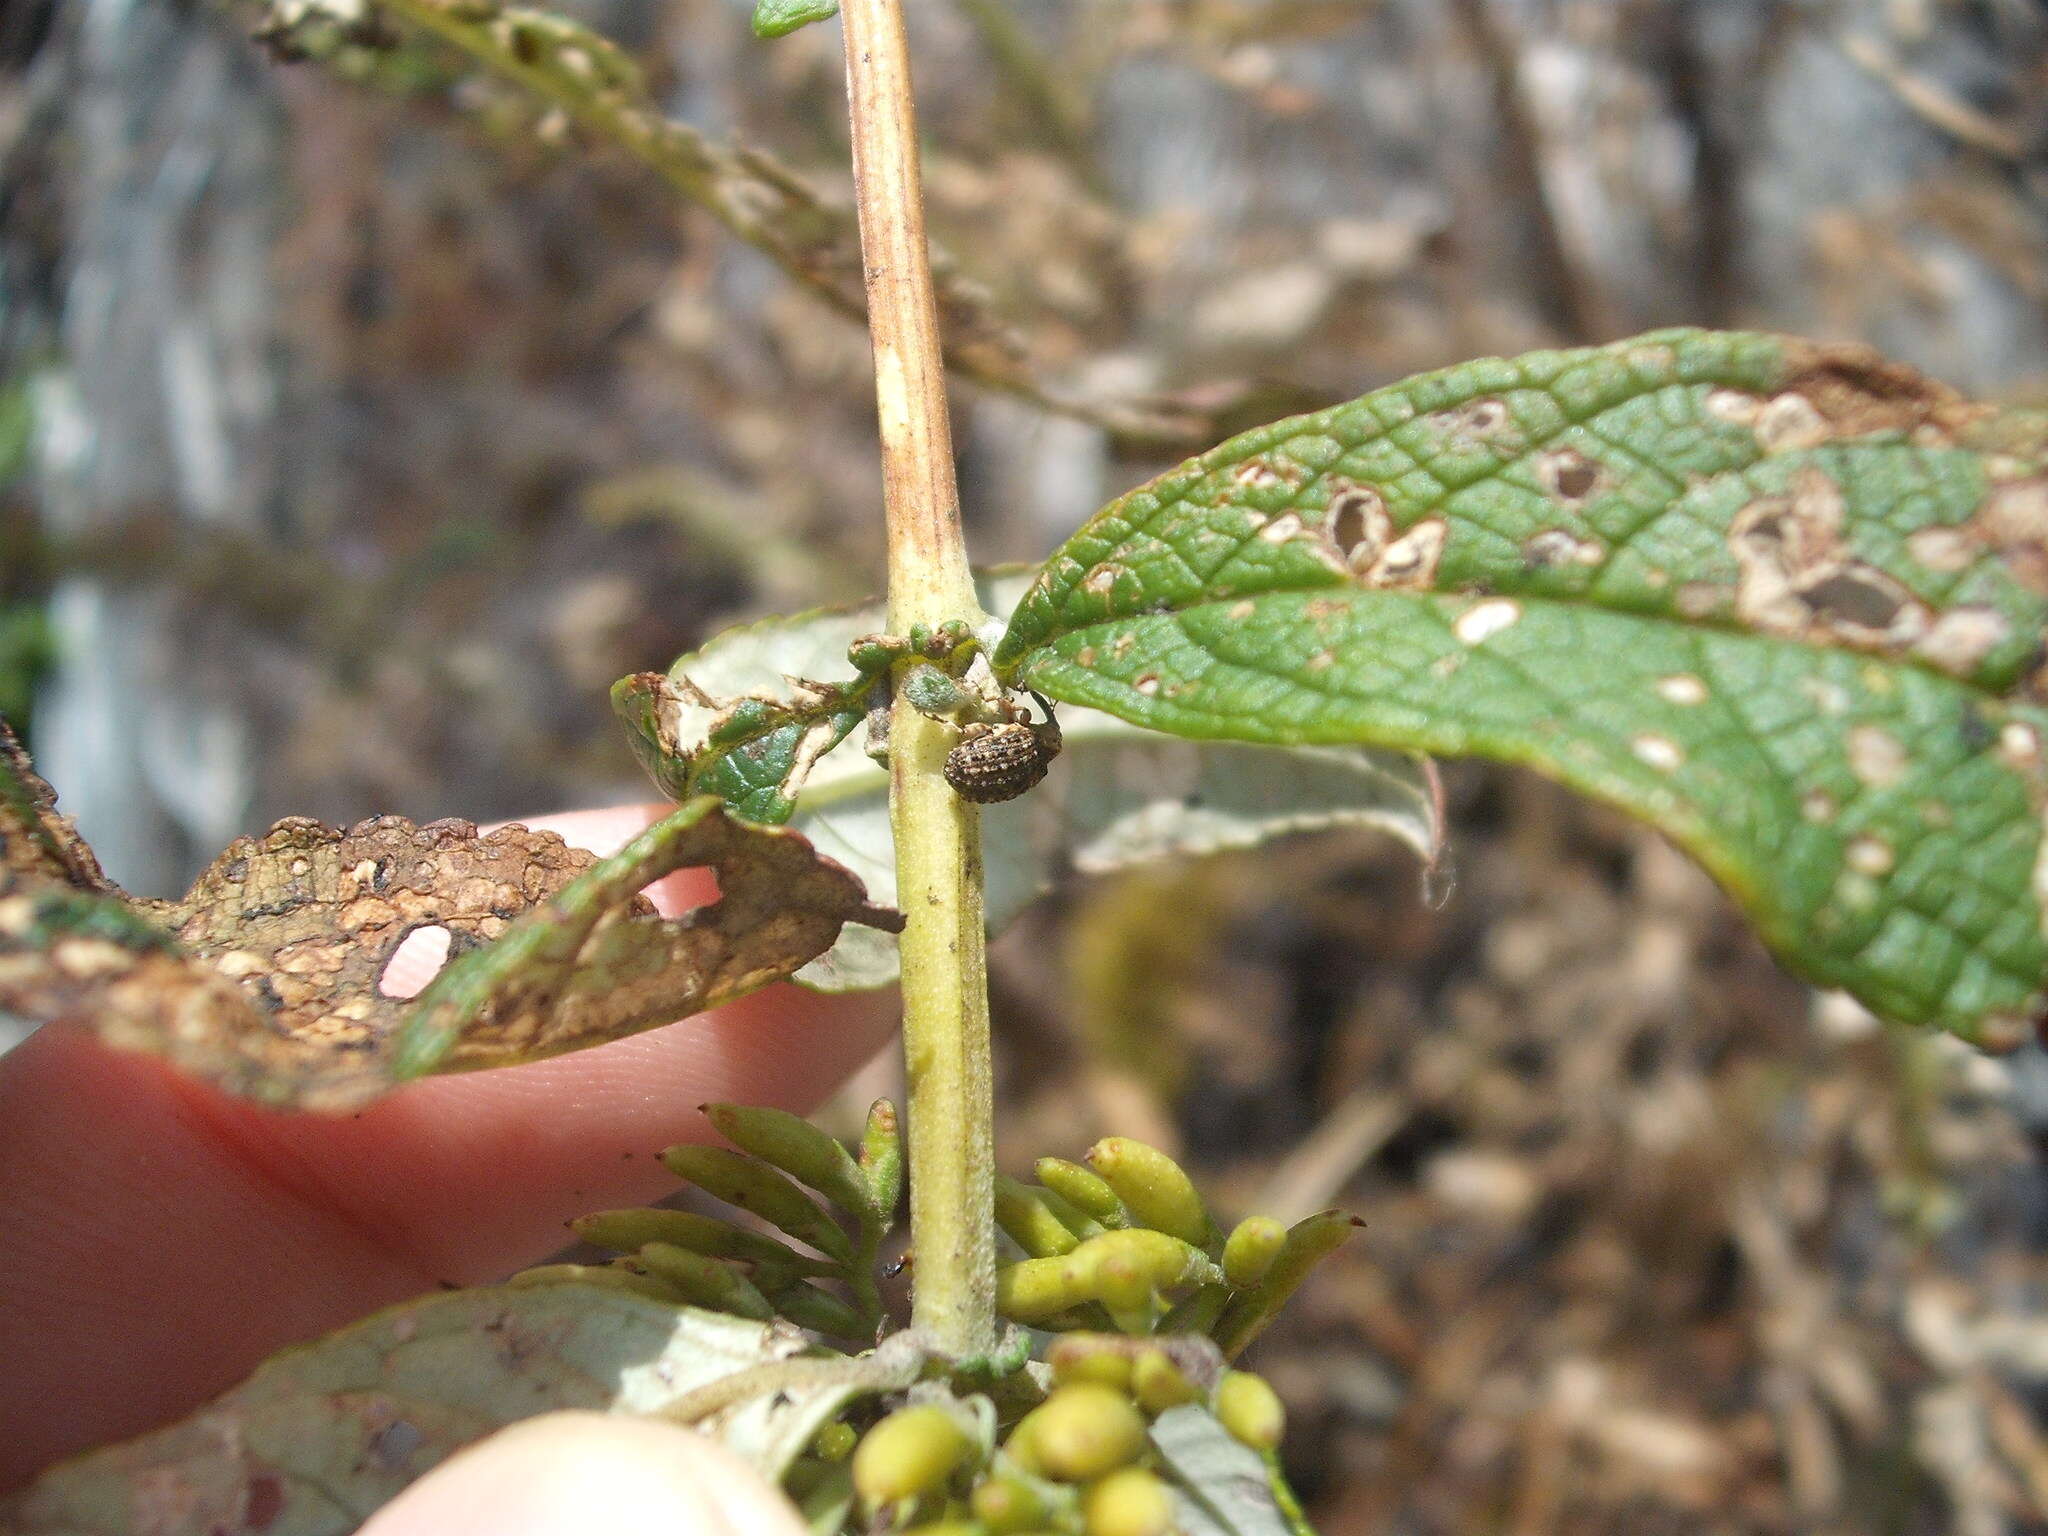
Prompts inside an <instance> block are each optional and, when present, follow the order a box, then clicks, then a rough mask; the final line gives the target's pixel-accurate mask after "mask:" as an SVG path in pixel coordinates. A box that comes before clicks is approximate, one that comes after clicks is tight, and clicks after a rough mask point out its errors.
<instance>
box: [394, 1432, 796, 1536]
mask: <svg viewBox="0 0 2048 1536" xmlns="http://www.w3.org/2000/svg"><path fill="white" fill-rule="evenodd" d="M593 1530H629V1531H632V1532H634V1533H635V1536H805V1533H804V1527H803V1524H802V1522H801V1521H800V1520H799V1519H798V1518H797V1514H796V1511H795V1509H794V1508H792V1507H791V1505H790V1503H789V1501H788V1500H787V1499H785V1498H783V1496H782V1495H781V1494H780V1493H778V1492H777V1491H776V1490H775V1489H773V1488H771V1487H770V1486H769V1485H768V1483H767V1482H766V1481H765V1480H764V1479H763V1478H762V1477H761V1476H760V1474H759V1473H757V1472H755V1471H754V1469H753V1468H752V1467H750V1466H748V1465H747V1464H746V1463H745V1462H743V1461H741V1460H740V1459H739V1457H737V1456H735V1455H733V1453H732V1452H730V1451H728V1450H726V1449H725V1448H724V1447H723V1446H721V1445H718V1444H716V1443H714V1442H712V1441H710V1440H707V1439H705V1438H704V1437H703V1436H701V1435H696V1434H692V1433H691V1432H690V1431H688V1430H686V1429H680V1428H677V1427H676V1426H674V1425H671V1424H660V1423H655V1422H653V1421H651V1420H647V1419H631V1418H624V1417H613V1416H610V1415H606V1414H599V1413H555V1414H548V1415H545V1416H544V1417H541V1418H536V1419H528V1420H525V1421H524V1422H522V1423H519V1424H515V1425H513V1426H512V1427H511V1428H510V1429H506V1430H502V1431H500V1432H499V1433H498V1434H495V1435H493V1436H491V1437H490V1438H489V1439H487V1440H482V1441H479V1442H478V1443H477V1444H475V1445H473V1446H471V1447H469V1449H467V1450H465V1451H462V1452H460V1453H459V1454H457V1455H456V1456H454V1457H452V1458H450V1459H449V1460H448V1461H447V1462H446V1463H444V1464H443V1465H442V1466H439V1467H437V1468H435V1469H434V1470H433V1471H432V1472H430V1473H428V1474H427V1475H426V1476H425V1477H423V1478H421V1479H420V1480H419V1481H418V1482H416V1483H414V1484H413V1485H412V1486H411V1487H409V1488H407V1489H406V1490H405V1491H404V1492H403V1493H401V1494H400V1495H399V1496H398V1497H397V1498H396V1499H394V1500H392V1501H391V1502H390V1503H389V1504H387V1505H385V1506H384V1508H382V1509H380V1510H379V1511H378V1512H377V1513H376V1514H375V1515H374V1516H372V1517H371V1519H370V1521H369V1523H368V1524H366V1525H364V1526H363V1528H362V1530H361V1532H360V1533H359V1536H588V1533H589V1532H591V1531H593Z"/></svg>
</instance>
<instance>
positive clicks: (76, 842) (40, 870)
mask: <svg viewBox="0 0 2048 1536" xmlns="http://www.w3.org/2000/svg"><path fill="white" fill-rule="evenodd" d="M15 877H19V878H22V879H37V880H54V881H58V882H60V883H62V884H64V885H69V886H72V887H74V888H76V889H78V890H81V891H112V890H113V889H114V885H113V882H112V881H110V880H108V879H107V877H106V876H105V875H104V874H102V873H101V872H100V861H99V860H98V859H96V858H94V857H93V852H92V849H90V848H88V847H87V846H86V844H85V839H84V838H82V837H80V836H79V835H78V828H77V827H76V826H75V825H74V824H73V823H72V820H71V818H70V817H69V816H64V815H60V814H59V813H58V811H57V796H56V794H55V793H54V792H53V791H52V790H51V788H50V786H49V785H47V784H45V783H44V782H43V781H42V779H41V778H40V777H39V776H38V775H37V773H36V771H35V768H34V766H33V765H32V764H31V763H30V762H29V760H28V753H26V752H24V751H23V750H22V747H21V743H20V741H19V740H17V739H16V737H15V734H14V730H13V728H12V727H11V726H9V725H8V723H7V722H6V721H5V720H0V890H5V889H6V886H7V883H8V882H9V881H11V879H13V878H15Z"/></svg>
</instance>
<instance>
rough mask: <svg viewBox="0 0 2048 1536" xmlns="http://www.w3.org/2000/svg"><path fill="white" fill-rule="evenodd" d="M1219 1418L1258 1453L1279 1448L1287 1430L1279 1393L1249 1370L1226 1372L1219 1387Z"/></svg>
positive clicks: (1217, 1392) (1285, 1411) (1218, 1384)
mask: <svg viewBox="0 0 2048 1536" xmlns="http://www.w3.org/2000/svg"><path fill="white" fill-rule="evenodd" d="M1216 1418H1217V1420H1218V1422H1220V1423H1221V1424H1222V1425H1223V1427H1224V1428H1225V1429H1227V1430H1229V1431H1230V1432H1231V1434H1233V1435H1235V1436H1236V1437H1237V1438H1238V1439H1240V1440H1242V1441H1243V1442H1244V1443H1245V1444H1246V1445H1248V1446H1250V1447H1251V1448H1252V1449H1253V1450H1255V1451H1271V1450H1276V1449H1278V1447H1279V1445H1280V1437H1281V1436H1282V1435H1283V1434H1284V1433H1285V1432H1286V1430H1287V1410H1286V1409H1285V1408H1284V1407H1282V1406H1281V1403H1280V1394H1279V1393H1277V1392H1275V1391H1274V1390H1273V1389H1272V1388H1271V1387H1270V1386H1268V1385H1267V1384H1266V1378H1265V1377H1263V1376H1254V1375H1253V1374H1252V1373H1251V1372H1250V1371H1226V1372H1225V1373H1224V1376H1223V1380H1221V1381H1220V1382H1218V1383H1217V1384H1216Z"/></svg>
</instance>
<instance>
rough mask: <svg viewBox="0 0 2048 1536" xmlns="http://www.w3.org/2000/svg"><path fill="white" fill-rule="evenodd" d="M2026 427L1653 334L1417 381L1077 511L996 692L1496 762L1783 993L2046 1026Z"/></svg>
mask: <svg viewBox="0 0 2048 1536" xmlns="http://www.w3.org/2000/svg"><path fill="white" fill-rule="evenodd" d="M2044 619H2048V416H2043V415H2042V414H2040V413H2033V412H2020V411H1998V410H1994V409H1992V408H1989V407H1985V406H1978V405H1973V404H1970V403H1969V402H1966V401H1964V400H1962V399H1960V398H1959V397H1957V396H1956V395H1954V394H1953V393H1951V392H1950V391H1948V390H1947V389H1945V388H1943V387H1941V386H1939V385H1936V384H1933V383H1930V382H1928V381H1927V380H1924V379H1922V378H1920V377H1919V376H1918V375H1916V374H1914V373H1912V372H1911V371H1910V370H1907V369H1904V368H1901V367H1899V366H1896V365H1894V364H1890V363H1886V362H1884V361H1883V360H1881V359H1878V358H1876V357H1874V356H1872V355H1870V354H1868V353H1864V352H1861V351H1857V350H1847V349H1832V348H1823V347H1819V346H1816V345H1813V344H1810V343H1804V342H1798V341H1793V340H1788V339H1784V338H1779V337H1772V336H1763V335H1750V334H1741V333H1711V332H1699V331H1667V332H1660V333H1656V334H1652V335H1648V336H1642V337H1638V338H1636V339H1634V340H1631V341H1626V342H1619V343H1616V344H1614V345H1612V346H1607V347H1601V348H1591V349H1585V350H1580V351H1570V352H1540V353H1533V354H1530V355H1528V356H1525V357H1521V358H1517V359H1513V360H1503V359H1488V360H1483V361H1479V362H1473V363H1468V364H1464V365H1462V366H1459V367H1455V368H1450V369H1446V370H1444V371H1443V372H1441V373H1433V374H1426V375H1423V376H1421V377H1419V378H1415V379H1411V380H1409V381H1407V382H1405V383H1402V384H1397V385H1394V386H1392V387H1390V388H1387V389H1383V390H1380V391H1378V392H1377V393H1374V394H1370V395H1367V396H1365V397H1364V398H1363V399H1360V400H1356V401H1353V402H1351V403H1350V404H1347V405H1340V406H1336V407H1333V408H1331V409H1329V410H1326V411H1322V412H1319V413H1317V414H1314V415H1309V416H1300V417H1295V418H1293V419H1291V420H1288V421H1283V422H1279V423H1276V424H1275V425H1272V426H1269V427H1264V428H1261V429H1259V430H1257V431H1254V432H1250V433H1247V434H1245V435H1243V436H1241V437H1238V438H1235V439H1233V440H1231V441H1230V442H1227V443H1225V444H1223V445H1222V446H1221V447H1218V448H1216V449H1214V450H1212V451H1210V452H1209V453H1207V454H1204V455H1202V456H1201V457H1199V458H1196V459H1192V460H1190V461H1189V462H1188V463H1186V464H1184V465H1182V466H1181V467H1180V468H1178V469H1176V470H1174V471H1172V472H1171V473H1169V474H1167V475H1165V476H1162V477H1161V478H1160V479H1158V480H1155V481H1153V482H1152V483H1151V484H1149V485H1146V486H1143V487H1141V488H1140V489H1138V490H1136V491H1133V492H1131V493H1130V494H1129V495H1127V496H1125V497H1123V498H1122V499H1120V500H1118V501H1116V502H1113V503H1111V504H1110V505H1109V506H1108V507H1106V508H1105V509H1103V510H1102V511H1101V512H1099V513H1098V514H1097V515H1096V516H1095V517H1094V518H1093V519H1092V520H1091V521H1090V522H1089V523H1088V524H1087V525H1086V526H1084V527H1083V528H1082V529H1081V530H1080V531H1079V532H1078V533H1076V534H1075V535H1074V536H1073V538H1072V539H1070V540H1069V541H1068V542H1067V544H1066V545H1065V546H1064V547H1063V548H1062V549H1060V550H1059V551H1058V552H1057V553H1056V554H1055V555H1054V556H1053V558H1052V559H1051V561H1050V562H1048V564H1047V566H1046V567H1045V569H1044V570H1043V571H1042V572H1041V574H1040V576H1039V578H1038V580H1037V581H1036V582H1035V583H1034V585H1033V586H1032V589H1031V590H1030V591H1029V592H1028V593H1027V594H1026V595H1025V596H1024V598H1023V599H1022V601H1021V602H1020V603H1019V604H1018V607H1017V611H1016V613H1015V615H1014V616H1013V618H1012V620H1011V624H1010V627H1009V630H1008V632H1007V634H1006V635H1005V636H1004V637H1003V639H1002V641H1001V644H1000V646H999V648H998V650H997V653H996V656H995V665H996V670H997V673H998V675H999V676H1001V677H1002V678H1003V680H1004V681H1006V682H1008V683H1012V684H1016V685H1023V686H1029V687H1032V688H1036V689H1038V690H1040V691H1041V692H1043V693H1045V694H1048V695H1049V696H1051V697H1053V698H1056V699H1062V700H1066V701H1069V702H1070V703H1074V704H1081V705H1086V706H1088V707H1090V708H1094V709H1101V710H1106V711H1108V712H1109V713H1112V714H1115V715H1118V716H1120V717H1121V718H1123V719H1126V720H1130V721H1132V722H1135V723H1137V724H1140V725H1144V726H1149V727H1151V728H1153V729H1156V730H1161V731H1167V732H1171V733H1173V734H1175V735H1180V736H1188V737H1196V738H1204V739H1221V740H1239V741H1257V742H1275V743H1278V742H1285V743H1325V744H1338V743H1366V744H1372V745H1377V746H1383V747H1404V748H1409V749H1412V750H1416V751H1425V752H1431V753H1437V754H1442V755H1449V756H1465V755H1469V756H1478V757H1489V758H1494V759H1498V760H1501V761H1505V762H1512V763H1522V764H1527V765H1529V766H1531V767H1533V768H1535V769H1537V770H1538V771H1540V772H1542V773H1545V774H1547V775H1549V776H1550V777H1552V778H1555V779H1557V780H1559V781H1560V782H1562V783H1564V784H1567V785H1569V786H1571V787H1573V788H1575V789H1578V790H1581V791H1583V792H1585V793H1587V794H1590V795H1593V796H1595V797H1597V798H1600V799H1602V800H1605V801H1608V802H1610V803H1612V804H1614V805H1617V806H1620V807H1621V808H1622V809H1624V810H1627V811H1630V812H1632V813H1634V814H1635V815H1637V816H1640V817H1642V818H1644V819H1646V820H1647V821H1649V822H1651V823H1653V824H1654V825H1656V826H1657V827H1659V828H1661V829H1662V830H1663V831H1664V832H1665V833H1666V834H1668V835H1669V836H1670V837H1671V838H1673V839H1674V840H1675V841H1676V842H1677V843H1679V844H1680V845H1681V846H1682V847H1684V848H1686V849H1687V850H1688V851H1690V852H1691V853H1692V854H1693V855H1694V856H1696V857H1697V858H1698V859H1699V860H1700V862H1701V863H1702V864H1703V865H1705V866H1706V868H1707V869H1708V870H1709V871H1710V872H1712V873H1713V874H1714V875H1715V876H1716V877H1717V878H1718V879H1719V880H1720V881H1721V883H1722V884H1723V885H1724V886H1725V887H1726V888H1727V889H1728V890H1729V891H1730V893H1731V894H1732V895H1733V896H1734V898H1735V899H1736V901H1737V902H1738V903H1740V905H1741V906H1742V907H1743V909H1744V910H1745V911H1746V912H1747V913H1748V915H1749V916H1750V918H1751V919H1752V920H1753V921H1754V922H1755V923H1756V925H1757V927H1758V929H1759V930H1760V931H1761V933H1762V934H1763V936H1764V938H1765V939H1766V941H1767V942H1768V943H1769V944H1770V945H1771V946H1772V947H1773V949H1774V950H1775V951H1776V952H1777V953H1778V954H1779V955H1780V956H1781V957H1782V958H1783V960H1784V961H1785V962H1786V963H1787V964H1788V965H1789V966H1790V967H1791V968H1793V969H1794V970H1796V971H1798V972H1799V973H1801V974H1802V975H1804V976H1806V977H1808V978H1810V979H1811V980H1813V981H1815V982H1817V983H1819V984H1821V985H1824V986H1830V987H1842V988H1846V989H1847V990H1849V991H1850V992H1852V993H1854V994H1855V995H1856V996H1857V997H1859V998H1860V999H1861V1000H1862V1001H1863V1002H1865V1003H1866V1004H1868V1005H1869V1006H1870V1007H1871V1008H1872V1009H1874V1010H1875V1011H1876V1012H1878V1013H1880V1014H1882V1015H1885V1016H1886V1017H1889V1018H1892V1019H1896V1020H1901V1021H1910V1022H1915V1023H1927V1024H1935V1025H1939V1026H1941V1027H1944V1028H1947V1029H1950V1030H1953V1031H1955V1032H1957V1033H1958V1034H1961V1035H1963V1036H1965V1037H1967V1038H1970V1039H1973V1040H1977V1041H1979V1042H1982V1043H1985V1044H1990V1045H2005V1044H2012V1043H2016V1042H2017V1041H2018V1040H2019V1039H2020V1038H2022V1034H2023V1031H2024V1030H2025V1028H2026V1027H2027V1026H2028V1025H2029V1023H2030V1021H2031V1020H2033V1019H2034V1018H2036V1017H2038V1016H2039V1014H2040V1012H2041V1010H2042V1006H2043V998H2044V990H2043V983H2044V974H2048V941H2044V937H2043V901H2044V896H2048V889H2044V887H2048V859H2044V857H2043V840H2042V813H2043V809H2044V806H2048V773H2044V769H2043V756H2042V753H2043V746H2042V743H2043V733H2044V731H2048V711H2044V709H2043V708H2042V702H2043V700H2044V698H2048V683H2044V679H2048V672H2044V667H2043V647H2042V635H2043V622H2044Z"/></svg>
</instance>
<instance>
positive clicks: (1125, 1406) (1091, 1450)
mask: <svg viewBox="0 0 2048 1536" xmlns="http://www.w3.org/2000/svg"><path fill="white" fill-rule="evenodd" d="M1019 1439H1021V1440H1022V1441H1023V1445H1022V1447H1021V1449H1022V1451H1023V1453H1024V1458H1025V1462H1026V1465H1027V1466H1028V1467H1031V1468H1035V1469H1036V1470H1037V1471H1039V1472H1042V1473H1044V1474H1045V1476H1047V1477H1050V1478H1055V1479H1057V1480H1058V1481H1060V1482H1063V1483H1083V1482H1088V1481H1090V1480H1091V1479H1094V1478H1098V1477H1101V1476H1103V1475H1104V1474H1105V1473H1109V1472H1114V1471H1115V1470H1116V1469H1117V1468H1118V1467H1121V1466H1125V1465H1128V1464H1129V1463H1130V1462H1132V1461H1134V1460H1136V1459H1137V1456H1138V1453H1139V1452H1140V1451H1142V1450H1144V1449H1145V1419H1144V1416H1143V1415H1142V1414H1140V1413H1139V1412H1138V1408H1137V1405H1136V1404H1135V1403H1133V1402H1132V1401H1131V1400H1130V1399H1129V1398H1128V1397H1126V1396H1125V1395H1124V1394H1123V1393H1121V1392H1119V1391H1117V1390H1116V1389H1115V1388H1114V1387H1105V1386H1103V1385H1102V1384H1101V1383H1100V1382H1094V1381H1079V1382H1075V1383H1074V1384H1073V1385H1072V1386H1065V1387H1060V1388H1057V1389H1056V1390H1055V1391H1054V1392H1053V1394H1052V1396H1051V1397H1048V1398H1047V1399H1046V1400H1045V1401H1044V1402H1042V1403H1040V1404H1039V1405H1038V1406H1037V1407H1036V1408H1034V1409H1032V1410H1031V1412H1029V1413H1027V1414H1026V1415H1025V1416H1024V1418H1023V1420H1022V1422H1020V1423H1019V1424H1018V1426H1017V1428H1016V1430H1015V1431H1014V1432H1013V1433H1012V1435H1011V1440H1012V1441H1013V1442H1015V1441H1017V1440H1019ZM1013 1454H1015V1452H1014V1451H1013Z"/></svg>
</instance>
